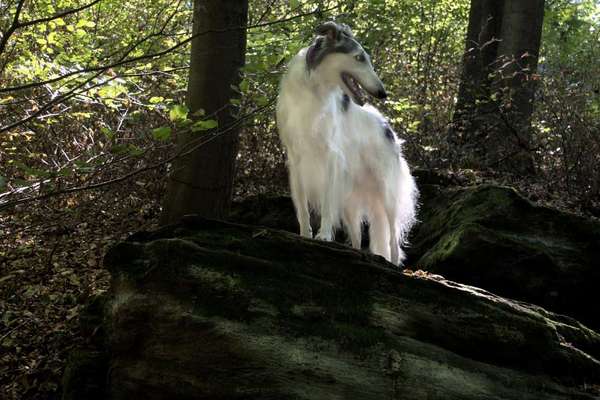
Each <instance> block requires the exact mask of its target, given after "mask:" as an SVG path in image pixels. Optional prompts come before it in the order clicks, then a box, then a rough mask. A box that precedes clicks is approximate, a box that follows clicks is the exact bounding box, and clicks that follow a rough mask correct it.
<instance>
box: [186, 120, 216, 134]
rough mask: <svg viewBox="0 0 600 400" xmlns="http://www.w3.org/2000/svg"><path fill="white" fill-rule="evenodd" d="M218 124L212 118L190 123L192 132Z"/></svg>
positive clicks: (204, 129) (205, 129)
mask: <svg viewBox="0 0 600 400" xmlns="http://www.w3.org/2000/svg"><path fill="white" fill-rule="evenodd" d="M217 126H219V123H218V122H217V121H216V120H214V119H207V120H204V121H197V122H195V123H194V125H192V132H199V131H207V130H209V129H213V128H216V127H217Z"/></svg>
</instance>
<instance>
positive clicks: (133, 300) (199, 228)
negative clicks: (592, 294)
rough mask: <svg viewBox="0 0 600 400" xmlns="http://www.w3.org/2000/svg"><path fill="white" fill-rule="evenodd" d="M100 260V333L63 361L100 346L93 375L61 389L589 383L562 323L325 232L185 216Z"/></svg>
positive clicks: (568, 388) (583, 395)
mask: <svg viewBox="0 0 600 400" xmlns="http://www.w3.org/2000/svg"><path fill="white" fill-rule="evenodd" d="M105 263H106V266H107V267H108V268H109V269H110V271H111V274H112V277H113V279H112V284H111V291H110V293H109V298H108V301H106V303H105V305H104V307H103V310H104V322H103V324H102V326H103V327H104V329H91V328H90V327H88V328H87V329H88V331H89V332H106V337H105V342H106V343H107V348H104V349H103V350H102V349H92V350H91V352H92V353H93V354H92V355H91V356H89V357H86V356H85V355H82V354H79V356H78V357H77V359H78V360H83V361H82V364H83V365H84V366H86V365H87V366H88V367H87V368H82V369H81V372H82V373H83V374H84V375H85V371H88V372H89V370H90V368H89V363H90V362H89V360H92V359H94V357H96V358H97V359H103V357H104V356H103V355H102V354H110V358H109V360H108V363H107V364H108V367H107V372H106V374H104V375H103V374H98V373H97V372H96V371H94V373H93V374H94V376H100V377H102V376H105V377H106V379H104V381H103V382H101V383H99V384H98V383H96V384H94V382H92V381H91V380H90V378H89V377H86V376H79V375H78V374H77V368H76V367H75V368H70V369H69V373H70V375H69V377H68V379H67V378H66V379H65V386H66V387H67V388H69V390H68V395H65V397H64V399H65V400H70V399H83V398H88V397H89V394H90V393H89V391H90V390H95V391H96V392H95V393H96V394H97V393H103V396H105V398H110V399H113V400H120V399H128V400H135V399H144V400H152V399H327V400H330V399H387V398H389V399H404V400H406V399H409V400H410V399H428V400H432V399H444V400H452V399H461V400H469V399H515V400H516V399H518V400H523V399H544V400H549V399H593V398H597V397H595V396H597V395H598V394H599V393H598V392H594V391H593V390H594V387H595V386H594V385H597V384H598V383H600V363H599V362H598V358H599V357H600V335H598V334H596V333H594V332H593V331H591V330H589V329H587V328H585V327H584V326H582V325H581V324H579V323H578V322H576V321H575V320H573V319H570V318H567V317H563V316H560V315H556V314H553V313H550V312H547V311H545V310H543V309H541V308H538V307H535V306H531V305H527V304H524V303H517V302H513V301H511V300H508V299H504V298H501V297H497V296H495V295H493V294H491V293H488V292H485V291H483V290H479V289H476V288H473V287H468V286H463V285H460V284H457V283H453V282H450V281H446V280H444V279H442V278H439V277H435V276H427V275H424V274H412V275H408V274H403V273H401V272H400V271H398V270H397V269H395V268H393V267H392V266H391V265H390V264H388V263H387V262H385V261H384V260H383V259H382V258H380V257H375V256H371V255H368V254H365V253H362V252H358V251H354V250H352V249H349V248H347V247H345V246H342V245H339V244H336V243H322V242H318V241H313V240H306V239H303V238H300V237H298V236H297V235H294V234H290V233H287V232H283V231H276V230H270V229H266V228H260V227H253V226H245V225H235V224H230V223H224V222H215V221H209V220H204V219H200V218H195V217H187V218H186V219H184V221H182V223H181V224H178V225H174V226H170V227H166V228H163V229H161V230H159V231H156V232H151V233H141V234H138V235H135V236H134V237H132V238H131V239H130V240H129V241H127V242H125V243H122V244H120V245H118V246H116V247H115V248H113V249H112V250H111V251H110V252H109V254H108V255H107V257H106V260H105ZM85 320H86V321H87V323H88V324H90V323H93V322H94V321H98V319H97V318H96V319H95V318H93V317H86V319H85ZM96 343H101V341H98V340H96ZM98 346H99V347H102V346H100V345H98ZM98 354H100V355H98ZM96 398H98V396H96Z"/></svg>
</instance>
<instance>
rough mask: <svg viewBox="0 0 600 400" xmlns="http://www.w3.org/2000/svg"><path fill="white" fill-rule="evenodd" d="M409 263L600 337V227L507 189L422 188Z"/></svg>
mask: <svg viewBox="0 0 600 400" xmlns="http://www.w3.org/2000/svg"><path fill="white" fill-rule="evenodd" d="M421 192H422V193H423V206H422V207H421V210H420V213H419V219H420V220H421V221H422V223H421V224H420V225H419V226H418V227H417V229H415V231H414V234H413V236H412V239H411V243H412V248H410V249H409V253H410V255H411V256H412V257H411V260H410V263H411V264H413V265H415V266H417V267H418V268H423V269H426V270H428V271H431V272H434V273H438V274H441V275H443V276H444V277H446V278H448V279H452V280H455V281H458V282H462V283H466V284H469V285H474V286H477V287H482V288H485V289H486V290H489V291H492V292H494V293H496V294H499V295H502V296H506V297H510V298H514V299H519V300H524V301H527V302H531V303H535V304H538V305H541V306H543V307H545V308H547V309H549V310H552V311H554V312H558V313H564V314H567V315H570V316H572V317H575V318H576V319H579V320H580V321H582V322H584V323H586V324H588V325H589V326H590V327H592V328H594V329H597V330H599V329H600V313H599V312H598V304H600V296H599V295H598V293H599V291H598V285H599V284H600V261H599V260H600V223H598V222H594V221H591V220H589V219H585V218H582V217H578V216H575V215H570V214H566V213H563V212H560V211H557V210H553V209H550V208H547V207H541V206H537V205H535V204H533V203H531V202H530V201H528V200H527V199H525V198H523V197H522V196H520V195H519V194H518V193H517V192H516V191H515V190H513V189H511V188H506V187H499V186H492V185H485V186H475V187H470V188H461V189H450V188H443V187H441V186H436V185H424V186H422V187H421Z"/></svg>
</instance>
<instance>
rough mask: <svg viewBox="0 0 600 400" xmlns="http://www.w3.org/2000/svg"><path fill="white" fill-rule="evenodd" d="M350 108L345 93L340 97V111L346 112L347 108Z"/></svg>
mask: <svg viewBox="0 0 600 400" xmlns="http://www.w3.org/2000/svg"><path fill="white" fill-rule="evenodd" d="M349 106H350V96H348V95H347V94H346V93H344V94H343V95H342V110H343V111H348V107H349Z"/></svg>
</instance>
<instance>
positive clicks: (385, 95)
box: [377, 89, 387, 99]
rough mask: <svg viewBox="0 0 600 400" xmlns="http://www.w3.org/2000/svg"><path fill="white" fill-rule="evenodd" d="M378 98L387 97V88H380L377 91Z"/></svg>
mask: <svg viewBox="0 0 600 400" xmlns="http://www.w3.org/2000/svg"><path fill="white" fill-rule="evenodd" d="M377 98H379V99H385V98H387V92H386V91H385V89H379V92H377Z"/></svg>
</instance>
